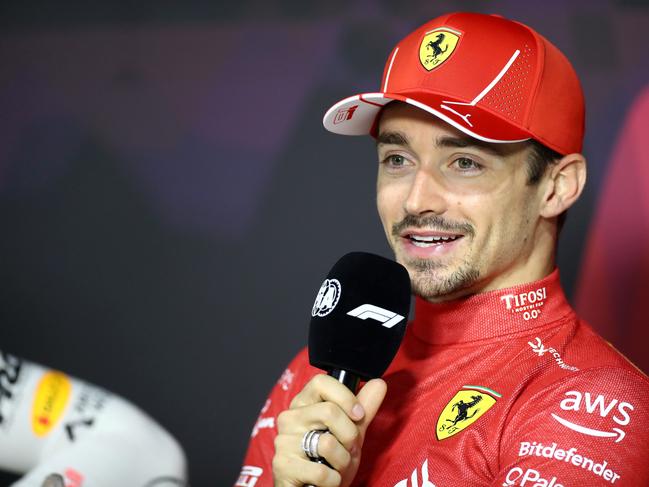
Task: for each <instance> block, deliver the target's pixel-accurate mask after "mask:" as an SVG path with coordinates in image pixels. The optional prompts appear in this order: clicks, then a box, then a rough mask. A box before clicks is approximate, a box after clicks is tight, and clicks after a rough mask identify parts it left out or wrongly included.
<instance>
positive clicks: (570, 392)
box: [493, 367, 649, 487]
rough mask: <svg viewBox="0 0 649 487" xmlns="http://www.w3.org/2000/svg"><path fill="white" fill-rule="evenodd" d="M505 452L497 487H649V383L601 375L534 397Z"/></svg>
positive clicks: (516, 414)
mask: <svg viewBox="0 0 649 487" xmlns="http://www.w3.org/2000/svg"><path fill="white" fill-rule="evenodd" d="M500 451H501V454H500V471H499V472H498V474H497V476H496V480H495V482H494V483H493V485H494V486H517V485H520V486H544V487H568V486H575V485H577V486H580V487H581V486H589V487H590V486H593V487H595V486H611V485H613V486H633V487H638V486H649V463H648V462H647V459H648V458H649V380H648V379H647V377H646V376H644V375H642V373H641V372H639V371H635V370H631V369H628V370H626V369H621V368H618V367H600V368H594V369H587V370H583V371H580V372H577V373H575V374H573V375H570V376H568V377H565V378H563V379H561V380H560V381H558V382H554V383H552V384H549V385H545V386H544V387H540V388H538V389H536V390H533V391H526V392H525V393H523V394H522V395H521V397H520V400H519V401H517V403H516V406H515V407H514V408H512V411H511V412H510V415H509V419H508V420H507V424H506V425H504V428H503V435H502V439H501V445H500Z"/></svg>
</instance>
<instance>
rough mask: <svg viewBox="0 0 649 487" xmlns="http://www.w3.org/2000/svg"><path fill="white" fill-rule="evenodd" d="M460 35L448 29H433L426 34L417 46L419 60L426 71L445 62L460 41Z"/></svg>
mask: <svg viewBox="0 0 649 487" xmlns="http://www.w3.org/2000/svg"><path fill="white" fill-rule="evenodd" d="M460 35H461V34H460V33H459V32H457V31H454V30H450V29H449V28H441V29H435V30H433V31H430V32H428V33H426V35H425V36H424V38H423V39H422V41H421V44H420V45H419V60H420V61H421V65H422V66H423V67H424V68H426V69H427V70H428V71H432V70H433V69H435V68H438V67H439V66H441V65H442V63H444V61H446V60H447V59H448V58H449V57H450V56H451V54H453V51H454V50H455V47H456V46H457V43H458V41H459V40H460Z"/></svg>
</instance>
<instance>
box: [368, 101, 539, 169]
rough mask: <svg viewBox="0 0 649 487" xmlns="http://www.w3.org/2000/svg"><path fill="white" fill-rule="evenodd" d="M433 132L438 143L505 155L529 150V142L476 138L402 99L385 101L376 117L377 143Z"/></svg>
mask: <svg viewBox="0 0 649 487" xmlns="http://www.w3.org/2000/svg"><path fill="white" fill-rule="evenodd" d="M422 130H423V135H424V136H430V142H431V144H434V145H436V146H438V147H471V148H475V149H481V150H483V151H485V152H489V153H491V154H495V155H498V156H502V157H508V156H514V155H521V154H526V153H527V152H528V151H529V142H527V141H525V142H516V143H490V142H484V141H482V140H478V139H475V138H473V137H470V136H468V135H467V134H465V133H464V132H462V131H460V130H458V129H456V128H455V127H453V126H451V125H449V124H447V123H446V122H444V121H442V120H440V119H439V118H437V117H436V116H434V115H432V114H430V113H428V112H426V111H424V110H421V109H420V108H417V107H414V106H412V105H409V104H407V103H403V102H398V101H395V102H391V103H389V104H388V105H386V106H385V107H384V108H383V110H381V113H380V114H379V118H378V120H377V137H376V142H377V145H381V144H391V143H393V144H397V145H408V143H409V142H410V139H411V138H413V137H415V136H417V135H420V134H422Z"/></svg>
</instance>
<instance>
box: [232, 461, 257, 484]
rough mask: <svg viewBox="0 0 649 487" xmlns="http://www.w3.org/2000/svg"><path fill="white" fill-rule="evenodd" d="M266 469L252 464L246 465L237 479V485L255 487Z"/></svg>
mask: <svg viewBox="0 0 649 487" xmlns="http://www.w3.org/2000/svg"><path fill="white" fill-rule="evenodd" d="M263 473H264V470H263V469H262V468H259V467H255V466H252V465H244V466H243V468H242V469H241V473H240V474H239V478H238V479H237V483H236V484H234V485H235V487H255V484H256V483H257V480H259V477H261V476H262V474H263Z"/></svg>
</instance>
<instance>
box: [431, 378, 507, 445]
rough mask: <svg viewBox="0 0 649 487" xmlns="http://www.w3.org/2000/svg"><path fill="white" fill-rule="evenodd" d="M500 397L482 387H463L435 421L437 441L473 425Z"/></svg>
mask: <svg viewBox="0 0 649 487" xmlns="http://www.w3.org/2000/svg"><path fill="white" fill-rule="evenodd" d="M501 397H502V395H501V394H498V393H497V392H496V391H494V390H491V389H488V388H487V387H482V386H463V387H462V389H460V390H459V391H458V393H457V394H455V396H453V399H451V400H450V401H449V403H448V404H447V405H446V407H445V408H444V410H443V411H442V414H440V415H439V418H438V419H437V428H436V431H435V433H436V434H437V439H438V440H445V439H446V438H448V437H450V436H453V435H454V434H456V433H459V432H460V431H462V430H463V429H465V428H468V427H469V426H471V425H472V424H473V423H475V422H476V421H477V420H478V419H479V418H480V416H482V415H483V414H484V413H486V412H487V411H488V410H489V409H491V407H492V406H493V405H494V404H496V401H497V400H498V399H499V398H501Z"/></svg>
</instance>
